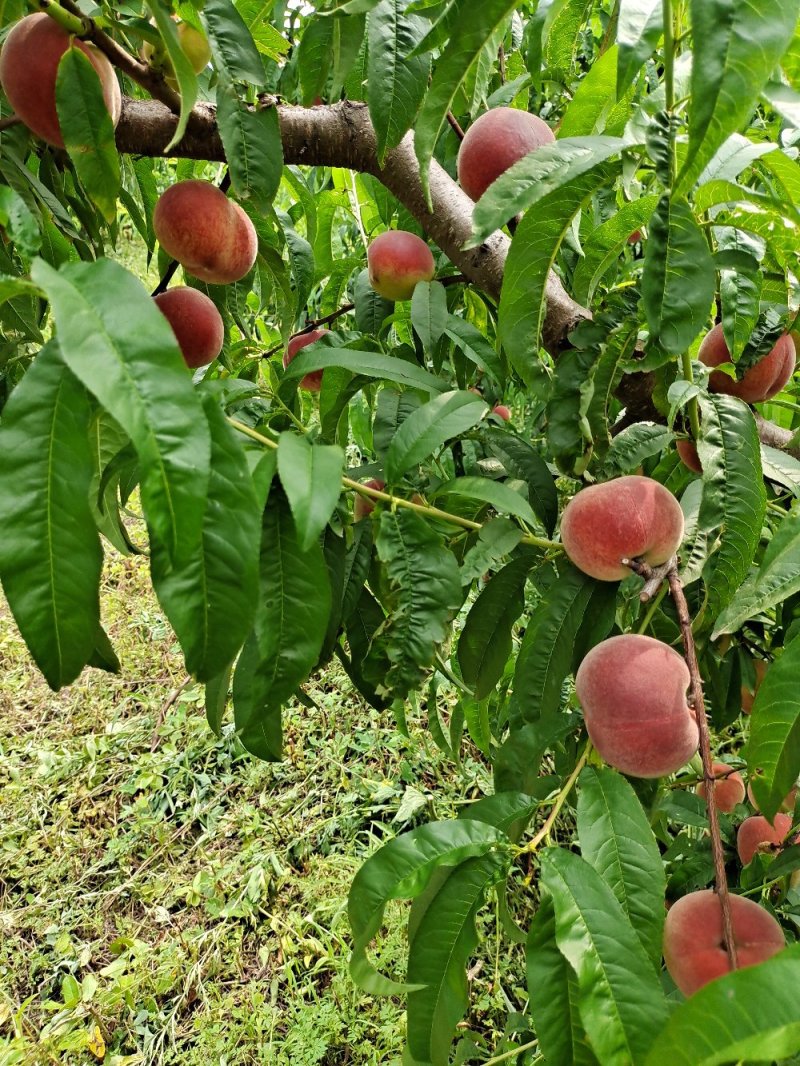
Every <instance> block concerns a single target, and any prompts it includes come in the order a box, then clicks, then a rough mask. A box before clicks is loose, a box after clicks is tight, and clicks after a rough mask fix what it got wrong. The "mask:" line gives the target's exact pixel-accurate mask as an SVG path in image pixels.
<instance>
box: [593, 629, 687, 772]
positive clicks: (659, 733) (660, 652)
mask: <svg viewBox="0 0 800 1066" xmlns="http://www.w3.org/2000/svg"><path fill="white" fill-rule="evenodd" d="M688 687H689V669H688V667H687V666H686V663H685V662H684V661H683V659H682V658H681V656H680V655H678V653H677V652H676V651H673V650H672V648H670V647H669V645H667V644H664V643H663V642H662V641H660V640H654V639H653V638H652V637H645V636H642V635H641V634H638V633H627V634H623V635H622V636H618V637H610V638H609V639H608V640H604V641H602V642H601V643H600V644H597V645H596V646H595V647H594V648H592V650H591V651H590V652H589V654H588V655H587V656H586V657H585V658H584V660H583V662H582V663H581V665H580V667H579V668H578V672H577V673H576V675H575V691H576V692H577V695H578V699H579V700H580V703H581V707H582V708H583V715H584V718H585V719H586V728H587V729H588V731H589V738H590V739H591V741H592V744H594V746H595V748H596V749H597V751H598V752H599V753H600V755H601V756H602V758H603V759H604V760H605V761H606V762H607V763H608V764H609V766H613V767H614V768H615V769H617V770H621V771H622V773H624V774H630V775H631V776H632V777H664V776H665V775H667V774H672V773H674V772H675V771H676V770H678V769H680V767H681V766H683V765H684V764H685V763H686V762H688V761H689V759H691V757H692V756H693V755H694V753H695V752H696V751H697V744H698V730H697V720H696V718H695V716H694V712H693V711H692V710H691V709H690V707H689V705H688V703H687V701H686V691H687V689H688Z"/></svg>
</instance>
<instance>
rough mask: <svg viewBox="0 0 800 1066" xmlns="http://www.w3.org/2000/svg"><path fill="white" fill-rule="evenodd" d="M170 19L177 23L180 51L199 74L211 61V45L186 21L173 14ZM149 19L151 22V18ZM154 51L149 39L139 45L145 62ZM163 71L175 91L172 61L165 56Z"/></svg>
mask: <svg viewBox="0 0 800 1066" xmlns="http://www.w3.org/2000/svg"><path fill="white" fill-rule="evenodd" d="M172 20H173V22H177V23H178V26H177V31H178V43H179V44H180V46H181V51H182V52H183V54H184V55H185V56H186V58H187V59H188V60H189V62H190V63H191V65H192V70H193V71H194V72H195V74H199V73H200V72H201V71H203V70H205V68H206V67H207V66H208V64H209V63H210V62H211V46H210V45H209V43H208V38H207V37H206V35H205V34H204V33H201V32H200V30H196V29H195V28H194V26H190V25H189V23H188V22H180V21H179V20H178V16H177V15H173V16H172ZM150 21H151V22H153V20H152V19H151V20H150ZM155 52H156V49H155V46H154V45H152V44H150V42H149V41H145V43H144V44H143V45H142V47H141V50H140V55H141V57H142V59H143V60H144V61H145V62H146V63H149V62H150V61H151V60H152V58H153V55H154V54H155ZM162 69H164V68H162ZM165 73H166V79H167V81H168V82H169V84H170V85H171V86H172V88H173V89H175V91H176V92H177V90H178V82H177V80H176V78H175V71H174V70H173V69H172V63H171V62H170V61H169V59H168V58H167V57H165Z"/></svg>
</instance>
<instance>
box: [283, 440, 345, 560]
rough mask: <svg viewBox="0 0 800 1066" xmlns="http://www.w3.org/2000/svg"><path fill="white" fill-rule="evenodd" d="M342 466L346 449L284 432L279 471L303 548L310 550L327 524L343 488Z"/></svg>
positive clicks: (302, 549)
mask: <svg viewBox="0 0 800 1066" xmlns="http://www.w3.org/2000/svg"><path fill="white" fill-rule="evenodd" d="M343 469H344V452H343V451H342V449H341V448H339V447H337V446H336V445H326V444H313V445H312V444H310V443H309V442H308V439H307V438H306V437H301V436H300V435H299V434H297V433H291V432H286V433H281V436H280V440H279V441H278V473H279V475H280V479H281V483H282V485H283V488H284V492H285V493H286V495H287V497H288V499H289V506H290V507H291V509H292V515H293V516H294V524H295V527H296V529H297V537H298V541H299V543H300V550H301V551H308V549H309V548H310V547H311V545H312V544H313V543H314V541H316V540H318V539H319V535H320V533H321V532H322V531H323V529H324V528H325V526H326V525H327V524H328V519H329V518H330V516H331V515H332V514H333V509H334V507H336V504H337V501H338V499H339V496H340V494H341V491H342V470H343Z"/></svg>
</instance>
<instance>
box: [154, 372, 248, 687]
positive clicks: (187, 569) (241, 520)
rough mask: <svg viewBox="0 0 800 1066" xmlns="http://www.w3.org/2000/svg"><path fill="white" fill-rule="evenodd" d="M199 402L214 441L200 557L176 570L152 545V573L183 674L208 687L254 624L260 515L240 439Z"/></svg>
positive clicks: (215, 406) (216, 410)
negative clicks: (175, 639) (179, 651)
mask: <svg viewBox="0 0 800 1066" xmlns="http://www.w3.org/2000/svg"><path fill="white" fill-rule="evenodd" d="M202 398H203V409H204V411H205V414H206V418H207V419H208V426H209V430H210V433H211V473H210V477H209V482H208V496H207V498H206V500H205V513H204V515H203V532H202V546H201V550H200V551H199V552H197V553H196V554H194V555H191V556H184V557H183V558H182V559H181V561H180V562H176V561H174V560H171V559H170V555H169V552H167V551H165V549H164V548H163V546H162V545H161V543H160V542H159V540H158V538H157V537H151V544H150V554H151V558H150V566H151V572H152V577H153V587H154V588H155V591H156V594H157V596H158V598H159V601H160V602H161V605H162V606H163V607H164V610H165V611H166V614H167V617H168V618H169V620H170V622H171V624H172V626H173V628H174V630H175V632H176V634H177V636H178V640H179V641H180V644H181V647H182V648H183V653H184V655H185V657H186V667H187V669H188V670H189V673H191V674H194V675H195V676H196V677H198V678H199V679H200V680H201V681H206V680H210V679H211V678H213V677H216V676H217V675H218V674H219V673H220V671H222V670H224V668H225V666H226V665H227V664H228V663H229V662H231V660H232V659H233V658H234V657H235V656H236V653H237V652H238V650H239V648H240V647H241V646H242V644H243V643H244V640H245V637H246V636H247V634H248V633H249V632H250V629H251V627H252V624H253V616H254V614H255V609H256V594H257V583H258V551H259V542H260V533H261V521H260V519H261V509H260V507H259V504H258V501H257V499H256V493H255V489H254V488H253V480H252V478H251V476H250V471H249V468H248V465H247V459H246V457H245V453H244V451H243V449H242V447H241V444H240V439H241V438H237V437H236V435H235V434H234V432H233V430H232V429H231V428H230V426H229V425H228V424H227V422H226V421H225V416H224V414H223V413H222V410H221V409H220V406H219V403H218V402H217V400H216V398H215V397H214V396H212V395H210V394H208V393H206V394H205V395H203V397H202Z"/></svg>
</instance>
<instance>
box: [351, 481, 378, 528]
mask: <svg viewBox="0 0 800 1066" xmlns="http://www.w3.org/2000/svg"><path fill="white" fill-rule="evenodd" d="M364 484H365V485H366V487H367V488H368V489H378V491H379V492H382V491H383V490H384V489H385V488H386V483H385V482H383V481H381V480H380V479H378V478H372V479H371V480H370V481H365V482H364ZM374 510H375V501H374V500H372V499H370V497H369V496H362V495H360V493H356V498H355V500H354V501H353V520H354V521H355V522H360V521H361V519H362V518H366V517H367V515H369V514H372V512H373V511H374Z"/></svg>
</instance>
